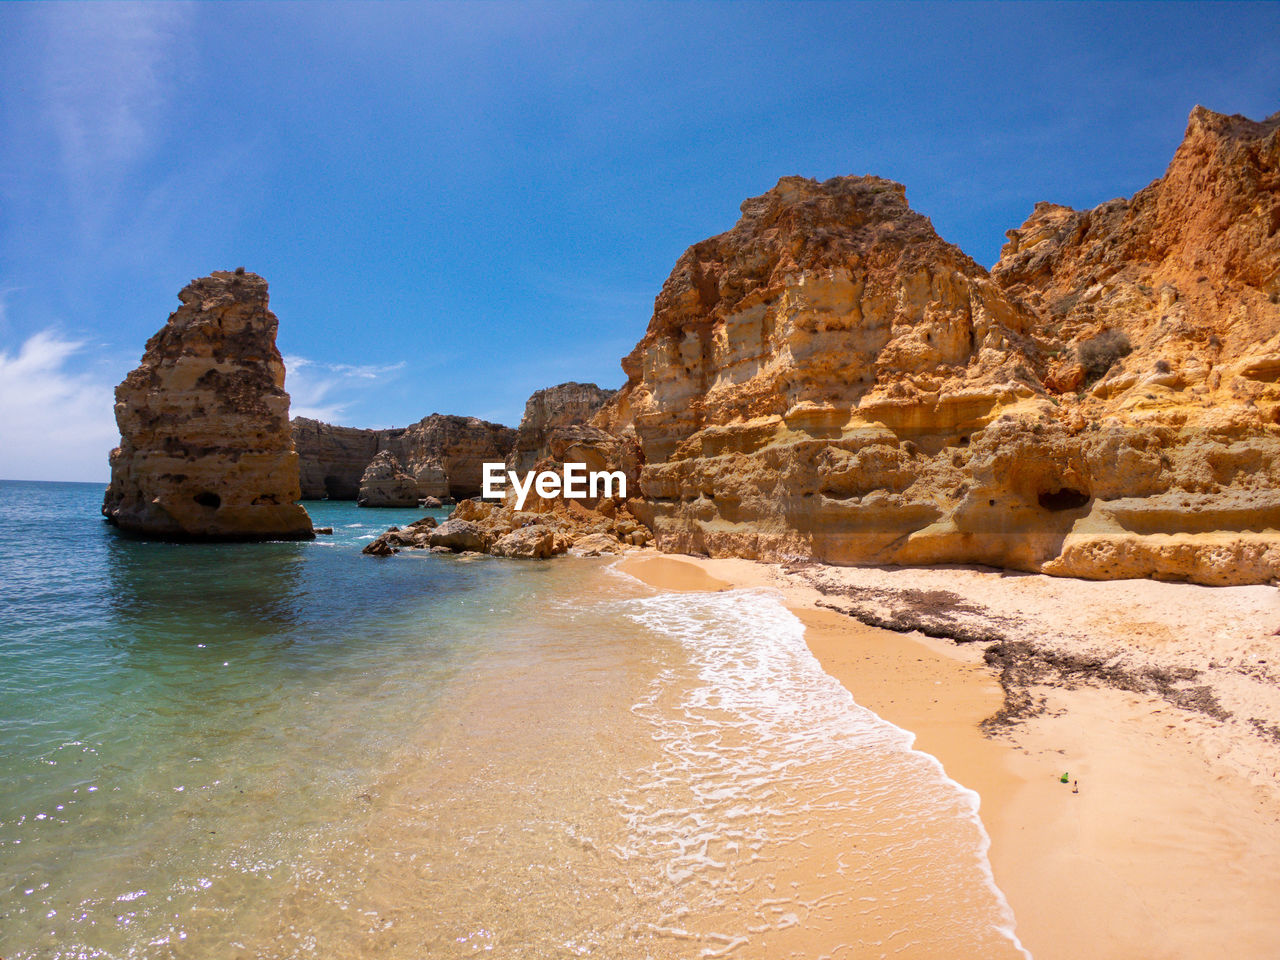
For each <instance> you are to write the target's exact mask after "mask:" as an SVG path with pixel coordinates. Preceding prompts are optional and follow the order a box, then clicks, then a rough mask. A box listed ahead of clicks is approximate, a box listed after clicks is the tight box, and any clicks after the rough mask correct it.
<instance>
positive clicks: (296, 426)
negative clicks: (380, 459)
mask: <svg viewBox="0 0 1280 960" xmlns="http://www.w3.org/2000/svg"><path fill="white" fill-rule="evenodd" d="M291 426H292V430H293V444H294V447H295V448H296V449H297V451H298V461H299V469H300V477H299V479H300V481H301V486H302V498H303V499H304V500H325V499H328V500H355V499H356V498H357V497H358V496H359V494H360V480H361V478H362V477H363V476H364V472H365V470H366V469H368V466H369V463H370V461H372V460H373V458H374V457H375V456H376V455H377V453H378V451H379V449H381V442H382V437H381V431H379V430H359V429H357V428H355V427H337V426H334V425H333V424H329V423H322V422H321V421H319V420H312V419H310V418H308V417H294V418H293V421H292V424H291Z"/></svg>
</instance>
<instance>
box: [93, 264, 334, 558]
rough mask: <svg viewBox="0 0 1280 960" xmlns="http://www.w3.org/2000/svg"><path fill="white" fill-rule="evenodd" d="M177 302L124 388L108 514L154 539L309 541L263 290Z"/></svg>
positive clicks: (210, 292)
mask: <svg viewBox="0 0 1280 960" xmlns="http://www.w3.org/2000/svg"><path fill="white" fill-rule="evenodd" d="M178 299H179V300H181V301H182V306H181V307H179V308H178V309H177V310H176V311H175V312H174V313H173V314H172V315H170V317H169V321H168V323H166V324H165V326H164V327H163V328H161V330H160V331H159V332H158V333H156V335H155V336H153V337H152V338H151V339H150V340H148V341H147V346H146V352H145V353H144V354H143V357H142V362H141V364H139V366H138V367H137V368H136V369H135V370H133V371H132V372H131V373H130V374H129V375H128V376H127V377H126V378H125V379H124V382H122V383H121V384H120V385H119V386H118V387H117V388H116V404H115V414H116V422H117V424H118V425H119V427H120V434H121V441H120V446H119V447H118V448H117V449H115V450H113V451H112V453H111V484H110V486H109V487H108V488H107V493H106V497H105V499H104V501H103V505H102V513H103V515H104V516H105V517H106V518H107V519H108V520H109V521H111V522H112V523H114V524H116V525H117V526H119V527H120V528H121V529H122V530H125V531H127V532H129V533H132V534H135V535H138V536H145V537H150V538H156V539H167V540H299V539H310V538H311V537H313V536H314V535H315V534H314V532H313V530H312V527H311V520H310V518H309V517H308V516H307V513H306V511H305V510H303V509H302V507H300V506H298V504H297V503H296V501H297V500H298V499H299V496H300V490H299V485H298V455H297V454H296V453H295V452H294V449H293V443H292V441H291V439H290V434H289V395H288V394H287V393H285V391H284V374H285V370H284V362H283V361H282V360H281V357H280V352H279V350H277V349H276V326H277V320H276V316H275V314H273V313H272V312H271V311H270V309H268V306H267V282H266V281H265V280H263V279H262V278H261V277H259V276H258V275H257V274H253V273H245V272H244V271H243V270H242V269H241V270H236V271H235V272H234V273H232V272H228V271H218V272H215V273H214V274H212V275H211V276H208V277H204V278H202V279H199V280H194V281H192V282H191V283H190V284H188V285H187V286H186V287H185V288H183V290H182V291H181V292H180V293H179V294H178Z"/></svg>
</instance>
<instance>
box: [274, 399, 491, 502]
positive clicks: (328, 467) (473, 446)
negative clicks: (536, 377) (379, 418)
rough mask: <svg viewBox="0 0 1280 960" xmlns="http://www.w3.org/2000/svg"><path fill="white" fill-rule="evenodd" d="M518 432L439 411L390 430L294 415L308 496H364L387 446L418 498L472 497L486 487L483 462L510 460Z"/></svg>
mask: <svg viewBox="0 0 1280 960" xmlns="http://www.w3.org/2000/svg"><path fill="white" fill-rule="evenodd" d="M515 436H516V431H514V430H512V429H511V428H510V427H504V426H502V425H501V424H498V423H489V422H488V421H486V420H479V419H477V418H475V417H456V416H446V415H443V414H438V413H433V414H432V415H431V416H429V417H425V418H423V419H422V420H421V421H419V422H418V423H415V424H414V425H413V426H411V427H401V428H396V429H390V430H359V429H356V428H353V427H338V426H333V425H330V424H327V423H321V422H319V421H317V420H309V419H307V418H305V417H298V418H297V419H295V420H294V421H293V437H294V441H295V443H296V444H297V448H298V453H299V455H300V456H301V458H302V490H303V496H304V497H306V498H307V499H321V498H323V497H328V498H329V499H332V500H355V499H360V487H361V480H362V478H363V477H364V475H365V471H366V470H367V469H368V468H369V465H370V464H371V463H372V461H373V459H374V457H375V456H377V455H378V454H379V453H380V452H382V451H386V452H388V453H389V454H390V455H391V456H393V457H394V458H395V459H396V460H397V461H399V463H400V464H401V465H402V467H403V470H404V472H405V473H407V474H408V475H409V476H411V477H412V478H413V481H414V483H415V484H416V492H417V498H418V499H423V498H426V497H454V498H463V497H472V496H475V495H476V494H478V493H480V490H481V484H482V477H481V465H482V464H483V463H485V462H499V461H505V460H506V458H507V454H508V453H509V452H510V451H511V448H512V446H513V444H514V443H515ZM416 502H417V501H416V500H415V504H416ZM370 505H372V504H370Z"/></svg>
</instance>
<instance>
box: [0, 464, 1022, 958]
mask: <svg viewBox="0 0 1280 960" xmlns="http://www.w3.org/2000/svg"><path fill="white" fill-rule="evenodd" d="M101 493H102V488H101V487H99V486H96V485H87V484H31V483H13V482H0V956H3V957H5V958H7V960H18V958H46V957H49V958H63V957H147V958H150V957H156V958H169V957H184V958H186V957H195V958H205V957H208V958H214V957H217V958H220V960H221V958H226V957H246V958H248V957H332V956H343V957H388V958H401V957H428V956H430V957H464V956H473V955H475V954H478V953H496V954H497V955H501V956H514V957H571V956H608V957H627V958H629V957H635V958H639V957H701V956H721V955H735V956H737V955H742V956H761V955H768V956H771V957H789V956H795V957H814V956H821V955H828V954H830V955H847V954H842V953H841V952H840V951H841V950H842V949H853V948H854V947H855V946H856V947H857V948H858V949H859V951H860V952H859V953H857V954H856V955H893V956H931V955H932V956H936V955H940V954H939V953H938V950H939V949H941V945H946V949H947V950H949V951H950V950H952V949H953V948H955V947H956V946H957V945H960V946H961V947H963V950H962V953H963V955H966V956H1014V955H1017V951H1016V949H1015V948H1014V947H1013V945H1012V944H1013V941H1012V939H1011V936H1010V934H1009V932H1008V929H1009V926H1010V923H1011V918H1010V917H1009V915H1008V911H1007V908H1006V907H1005V906H1004V903H1003V900H1002V898H1001V897H1000V896H999V893H998V891H996V890H995V889H994V887H993V886H992V884H991V883H990V879H989V874H988V870H987V866H986V861H985V856H984V854H983V851H984V849H985V834H983V833H982V831H981V828H980V826H979V825H978V822H977V820H976V818H975V816H974V801H973V798H972V796H971V795H969V794H967V793H966V792H964V791H962V790H960V789H959V788H957V787H956V785H955V784H953V783H951V782H950V781H948V780H946V778H945V777H944V776H943V775H942V772H941V770H940V769H939V768H938V767H937V765H936V763H934V762H933V761H931V760H930V759H929V758H927V757H924V756H923V755H921V754H918V753H915V752H914V751H911V750H910V749H909V745H910V738H909V737H908V736H907V735H905V734H903V733H902V732H901V731H898V730H896V729H895V728H893V727H890V726H888V725H887V724H884V723H882V722H881V721H879V720H878V719H877V718H875V717H874V716H873V715H871V714H869V713H867V712H866V711H864V710H861V708H858V707H856V705H854V704H853V703H852V701H851V700H850V699H849V698H848V695H847V693H845V692H844V691H843V690H842V689H841V688H840V687H839V685H838V684H836V683H835V682H834V681H832V680H831V679H830V678H829V677H826V675H825V674H822V673H821V671H820V670H819V669H818V668H817V664H816V661H814V660H813V658H812V657H811V656H810V655H809V654H808V651H807V649H806V648H805V646H804V643H803V634H802V630H801V628H800V627H799V624H798V622H797V621H795V619H794V617H791V615H790V614H788V613H787V612H786V611H785V609H784V608H783V607H782V606H781V604H779V603H778V602H777V600H776V599H775V598H772V597H769V596H767V595H764V594H760V593H755V592H749V591H736V592H732V593H726V594H714V595H698V594H688V595H657V594H655V592H654V591H652V590H650V589H648V588H647V587H644V586H643V585H640V584H638V583H637V582H635V581H633V580H631V579H630V578H628V577H625V576H624V575H622V574H619V573H616V572H614V571H613V570H612V569H611V565H610V562H609V561H602V560H580V559H572V558H565V559H560V560H556V561H552V562H546V563H527V562H526V563H521V562H518V561H497V560H491V559H481V560H467V559H463V558H455V557H451V556H443V557H442V556H436V555H430V554H411V553H406V554H402V555H400V556H397V557H392V558H387V559H385V560H383V559H377V558H371V557H364V556H362V555H360V553H359V550H360V548H361V547H362V546H363V544H364V543H366V542H367V540H368V539H369V538H371V537H372V536H373V535H374V534H376V533H378V532H381V531H382V530H383V529H385V527H386V526H388V525H389V524H392V523H403V522H405V521H407V520H412V519H416V518H417V517H418V516H421V515H422V512H421V511H391V510H379V511H370V510H360V509H358V508H356V507H355V506H354V505H352V504H347V503H329V502H322V503H308V504H307V505H306V506H307V509H308V510H309V511H310V512H311V515H312V517H313V519H314V521H315V523H316V525H317V526H329V525H331V526H333V527H334V530H335V534H334V536H332V537H321V538H319V539H318V540H317V541H315V542H313V543H288V544H285V543H280V544H257V545H238V544H218V545H209V546H196V545H170V544H158V543H146V542H140V541H132V540H127V539H124V538H122V537H120V536H119V535H117V534H116V532H115V531H114V530H112V529H111V528H110V527H108V526H107V525H106V524H105V523H103V522H102V521H101V520H100V519H99V517H98V515H97V506H98V503H99V502H100V499H101ZM867 951H870V952H867ZM951 955H960V954H956V953H954V952H953V953H951Z"/></svg>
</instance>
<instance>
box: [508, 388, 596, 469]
mask: <svg viewBox="0 0 1280 960" xmlns="http://www.w3.org/2000/svg"><path fill="white" fill-rule="evenodd" d="M616 392H617V391H616V390H605V389H602V388H600V387H597V386H596V385H595V384H594V383H562V384H560V385H559V386H555V387H547V388H546V389H544V390H538V391H536V392H535V393H534V394H533V395H532V396H531V397H529V400H528V402H526V403H525V406H524V417H523V418H521V420H520V428H519V429H518V430H517V431H516V439H515V449H514V450H512V452H511V454H510V456H508V457H507V466H508V467H509V468H510V469H512V470H518V471H521V472H524V471H527V470H532V469H534V467H535V465H536V464H537V463H538V462H539V461H540V460H553V461H558V462H560V463H563V462H564V461H565V460H566V459H568V460H570V461H572V462H580V463H587V464H588V469H591V470H600V469H604V464H605V462H606V461H607V459H608V457H609V456H610V454H611V453H612V454H613V456H614V458H615V460H616V450H615V449H614V447H616V439H615V438H613V437H612V436H610V435H609V434H608V433H607V432H605V431H603V430H600V429H599V428H593V427H590V426H589V424H590V423H591V420H592V418H593V417H594V416H595V415H596V414H597V413H599V412H600V410H601V408H602V407H604V405H605V404H606V403H608V402H609V400H610V399H611V398H612V397H613V395H614V394H615V393H616ZM579 456H581V457H582V459H578V457H579ZM593 461H599V462H598V463H595V464H594V465H593Z"/></svg>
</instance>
